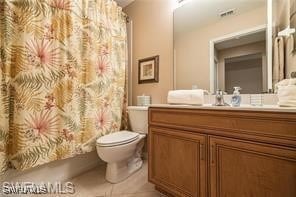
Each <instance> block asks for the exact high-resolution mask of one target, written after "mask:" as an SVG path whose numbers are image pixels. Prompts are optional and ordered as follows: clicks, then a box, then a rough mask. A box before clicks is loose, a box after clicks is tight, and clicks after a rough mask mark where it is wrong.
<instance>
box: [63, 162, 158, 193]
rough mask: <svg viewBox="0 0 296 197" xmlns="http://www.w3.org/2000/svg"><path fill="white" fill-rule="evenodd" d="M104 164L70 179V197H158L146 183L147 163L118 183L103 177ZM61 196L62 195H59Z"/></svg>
mask: <svg viewBox="0 0 296 197" xmlns="http://www.w3.org/2000/svg"><path fill="white" fill-rule="evenodd" d="M105 168H106V166H99V167H96V168H94V169H92V170H90V171H88V172H86V173H84V174H82V175H80V176H78V177H75V178H73V179H72V180H70V181H71V182H73V183H74V184H75V190H76V193H75V195H71V197H74V196H75V197H159V196H161V195H160V194H159V193H158V192H157V191H156V190H155V189H154V185H153V184H151V183H148V164H147V161H146V162H145V163H144V165H143V167H142V169H140V170H139V171H138V172H136V173H135V174H133V175H132V176H130V177H129V178H128V179H126V180H125V181H123V182H121V183H118V184H111V183H108V182H107V181H106V180H105V179H104V176H105ZM61 197H63V196H61Z"/></svg>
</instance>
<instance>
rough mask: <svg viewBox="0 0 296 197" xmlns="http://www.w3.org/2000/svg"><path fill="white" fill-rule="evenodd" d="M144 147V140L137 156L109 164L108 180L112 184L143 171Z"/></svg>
mask: <svg viewBox="0 0 296 197" xmlns="http://www.w3.org/2000/svg"><path fill="white" fill-rule="evenodd" d="M143 146H144V141H143V140H142V141H141V142H140V143H139V144H138V146H137V149H136V151H135V154H134V155H133V157H131V158H130V159H127V160H124V161H120V162H116V163H107V169H106V180H107V181H108V182H110V183H119V182H121V181H123V180H125V179H126V178H128V177H129V176H131V175H132V174H133V173H135V172H136V171H138V170H139V169H141V167H142V165H143V160H142V149H143Z"/></svg>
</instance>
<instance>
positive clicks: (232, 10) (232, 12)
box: [220, 9, 235, 18]
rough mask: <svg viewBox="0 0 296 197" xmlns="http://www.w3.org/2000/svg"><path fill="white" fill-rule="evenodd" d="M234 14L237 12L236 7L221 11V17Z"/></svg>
mask: <svg viewBox="0 0 296 197" xmlns="http://www.w3.org/2000/svg"><path fill="white" fill-rule="evenodd" d="M233 14H235V9H231V10H227V11H225V12H221V13H220V17H221V18H224V17H226V16H231V15H233Z"/></svg>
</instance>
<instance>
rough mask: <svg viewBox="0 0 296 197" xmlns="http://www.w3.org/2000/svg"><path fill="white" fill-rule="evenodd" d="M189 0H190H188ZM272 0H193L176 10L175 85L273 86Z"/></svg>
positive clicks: (255, 89)
mask: <svg viewBox="0 0 296 197" xmlns="http://www.w3.org/2000/svg"><path fill="white" fill-rule="evenodd" d="M185 1H186V0H185ZM267 16H268V15H267V0H211V1H209V0H190V1H188V2H187V3H184V2H183V5H182V6H181V7H179V8H177V9H175V10H174V66H175V81H174V82H175V89H191V88H192V87H195V88H196V87H198V88H200V89H206V90H210V91H211V92H214V91H215V90H216V89H222V90H224V91H226V92H227V93H229V94H230V93H232V91H233V87H235V86H240V87H241V88H242V93H247V94H257V93H264V92H267V91H268V89H270V88H272V75H271V71H270V69H272V65H270V64H271V63H272V62H271V61H270V57H271V58H272V54H271V53H270V51H272V50H270V49H272V48H271V47H272V46H271V45H270V44H268V43H271V42H268V39H272V35H271V34H268V20H267Z"/></svg>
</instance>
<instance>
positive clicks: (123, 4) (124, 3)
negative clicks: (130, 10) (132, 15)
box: [115, 0, 135, 8]
mask: <svg viewBox="0 0 296 197" xmlns="http://www.w3.org/2000/svg"><path fill="white" fill-rule="evenodd" d="M115 1H116V2H117V3H118V5H119V6H120V7H123V8H124V7H126V6H128V5H129V4H131V3H132V2H133V1H135V0H115Z"/></svg>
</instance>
